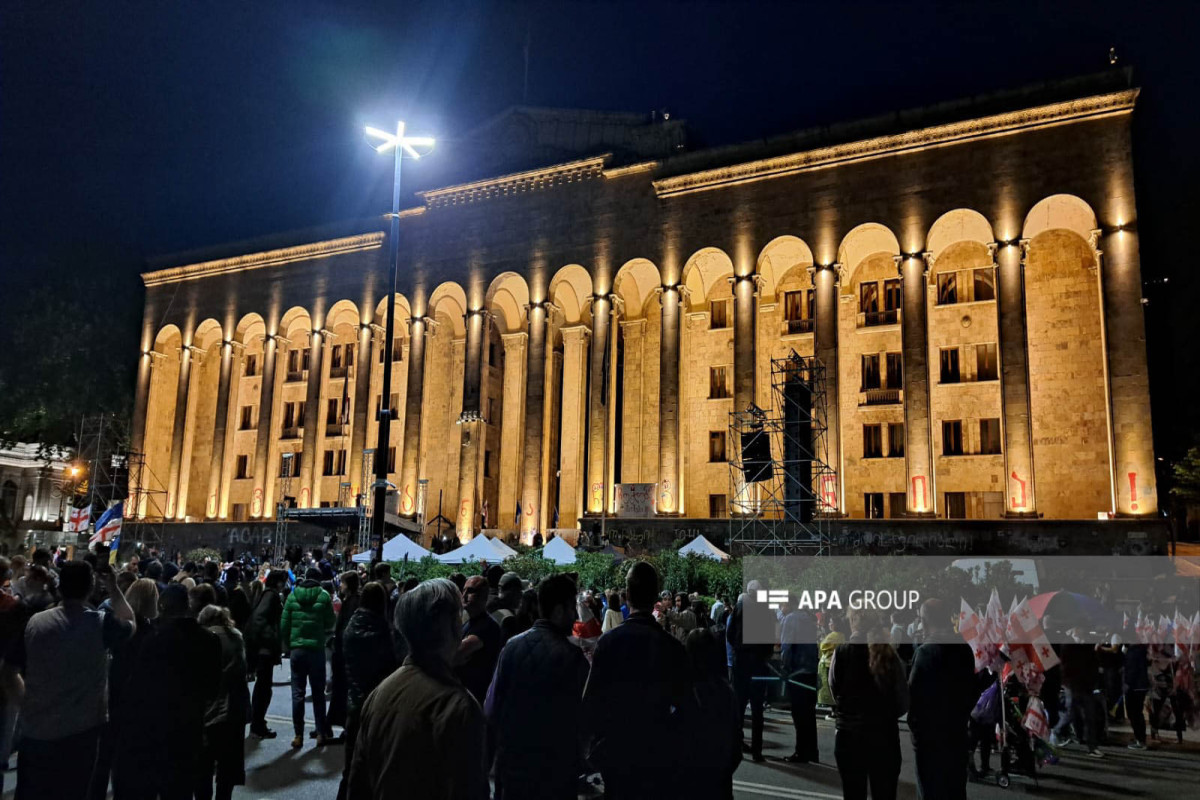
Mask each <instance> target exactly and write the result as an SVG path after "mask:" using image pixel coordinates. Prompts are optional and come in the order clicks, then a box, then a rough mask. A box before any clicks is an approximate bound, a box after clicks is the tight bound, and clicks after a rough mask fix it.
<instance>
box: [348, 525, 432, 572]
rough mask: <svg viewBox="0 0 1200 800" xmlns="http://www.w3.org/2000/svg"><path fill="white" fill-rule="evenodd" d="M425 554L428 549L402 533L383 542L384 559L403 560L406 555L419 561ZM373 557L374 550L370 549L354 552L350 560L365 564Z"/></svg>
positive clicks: (427, 552) (410, 559) (412, 559)
mask: <svg viewBox="0 0 1200 800" xmlns="http://www.w3.org/2000/svg"><path fill="white" fill-rule="evenodd" d="M427 555H429V551H428V550H426V549H425V548H424V547H421V545H419V544H417V543H416V542H414V541H413V540H412V539H410V538H408V537H407V536H405V535H404V534H403V533H402V534H400V535H398V536H396V537H395V538H392V539H388V540H387V541H386V542H384V543H383V560H384V561H403V560H404V557H405V556H408V560H409V561H420V560H421V559H422V558H424V557H425V556H427ZM374 557H375V550H374V549H371V550H366V551H364V552H362V553H357V554H355V555H354V557H353V558H352V559H351V560H352V561H354V562H355V563H357V564H366V563H369V562H370V561H371V559H372V558H374Z"/></svg>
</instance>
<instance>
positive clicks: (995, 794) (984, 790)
mask: <svg viewBox="0 0 1200 800" xmlns="http://www.w3.org/2000/svg"><path fill="white" fill-rule="evenodd" d="M288 675H289V672H288V663H287V661H286V660H285V661H284V662H283V664H282V665H281V666H280V667H279V668H277V669H276V670H275V680H274V695H273V697H272V699H271V707H270V711H269V713H268V717H267V719H268V724H269V725H270V726H271V727H272V728H273V729H274V730H275V731H276V732H277V733H278V737H277V738H275V739H267V740H262V741H259V740H257V739H253V738H248V739H247V740H246V785H245V786H239V787H237V789H235V790H234V793H233V796H234V797H235V798H237V799H238V800H285V798H286V800H334V798H335V797H336V796H337V787H338V782H339V781H340V779H341V774H342V767H343V763H344V758H345V755H344V749H343V748H342V747H341V746H327V747H323V748H318V747H317V746H316V741H315V740H313V739H309V738H308V732H309V731H311V730H313V723H312V708H311V705H310V706H309V707H308V708H307V709H306V728H305V740H304V747H303V748H301V749H299V750H293V749H291V739H292V722H291V692H290V688H289V686H288ZM309 699H310V700H311V698H309ZM747 725H748V722H747ZM746 733H747V737H748V736H749V729H748V727H747V731H746ZM818 736H819V741H820V750H821V763H819V764H807V765H803V766H798V765H792V764H788V763H786V762H784V761H782V760H781V759H782V758H783V757H784V756H786V755H788V754H789V753H791V752H792V744H793V741H794V739H793V734H792V727H791V718H790V717H789V716H788V714H787V712H786V711H782V710H776V709H768V711H767V713H766V727H765V731H764V739H763V741H764V755H766V757H767V760H766V761H765V762H763V763H760V764H756V763H754V762H752V761H750V760H749V759H747V760H746V761H744V762H743V763H742V765H741V767H739V769H738V771H737V774H736V775H735V776H734V796H735V797H736V798H738V800H760V799H761V798H764V797H774V798H781V799H783V800H836V799H837V798H840V797H841V796H842V795H841V780H840V778H839V777H838V772H837V767H836V765H835V764H834V761H833V738H834V728H833V722H832V721H829V720H825V719H822V720H820V721H819V722H818ZM1163 736H1164V740H1163V741H1161V742H1153V741H1152V742H1151V744H1150V749H1148V750H1145V751H1142V752H1132V751H1129V750H1127V749H1126V748H1125V744H1127V743H1128V742H1129V741H1130V739H1131V737H1130V734H1129V732H1128V729H1127V728H1120V727H1118V728H1115V729H1114V730H1113V731H1111V732H1110V744H1108V745H1105V746H1103V747H1102V748H1101V750H1102V751H1103V752H1104V753H1105V757H1104V758H1101V759H1094V758H1090V757H1088V756H1087V755H1086V753H1085V751H1084V749H1083V748H1082V747H1080V746H1078V745H1074V746H1070V747H1067V748H1065V749H1064V750H1063V751H1062V753H1061V758H1060V760H1059V763H1057V764H1053V765H1047V766H1045V767H1043V768H1042V769H1041V771H1040V773H1039V775H1038V779H1037V781H1036V782H1035V781H1034V780H1033V779H1031V778H1028V777H1025V776H1021V775H1013V776H1012V778H1011V785H1010V786H1009V788H1008V789H1002V788H1000V787H999V786H997V785H996V783H995V781H994V780H992V781H989V782H979V783H975V782H973V783H971V784H970V785H969V786H968V787H967V796H968V797H969V798H972V800H974V799H975V798H979V799H980V800H985V799H987V800H990V799H992V798H1011V797H1012V796H1013V794H1018V795H1023V794H1030V795H1038V796H1041V797H1047V798H1064V800H1076V799H1077V798H1078V799H1080V800H1082V799H1084V798H1096V799H1097V800H1107V799H1108V798H1120V797H1136V798H1141V799H1149V798H1163V800H1180V798H1182V797H1191V796H1195V793H1196V787H1197V786H1200V741H1197V735H1196V732H1195V731H1190V732H1189V734H1188V738H1187V740H1186V741H1185V742H1184V743H1183V744H1182V745H1178V744H1176V743H1175V742H1174V738H1173V734H1166V733H1165V734H1163ZM900 738H901V745H902V751H903V765H902V767H901V774H900V791H899V797H900V798H915V797H916V779H915V776H914V771H913V763H914V762H913V753H912V745H911V743H910V741H909V737H908V732H907V730H906V729H905V728H904V726H903V724H902V725H901V734H900ZM15 762H16V759H15V758H14V759H13V766H15ZM998 762H999V757H998V756H997V755H996V754H993V755H992V767H993V769H995V768H997V767H998ZM5 777H6V780H5V788H6V789H7V790H8V791H6V792H5V794H4V795H3V798H4V800H8V798H11V797H12V790H13V788H14V787H15V785H16V773H15V772H12V771H10V772H9V773H8V774H7V775H6V776H5ZM593 796H594V795H588V794H581V795H580V797H581V798H586V797H593Z"/></svg>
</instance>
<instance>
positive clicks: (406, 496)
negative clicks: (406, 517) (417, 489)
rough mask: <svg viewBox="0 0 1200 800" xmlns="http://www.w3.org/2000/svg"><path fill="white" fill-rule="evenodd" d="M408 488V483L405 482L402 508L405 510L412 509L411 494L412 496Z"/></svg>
mask: <svg viewBox="0 0 1200 800" xmlns="http://www.w3.org/2000/svg"><path fill="white" fill-rule="evenodd" d="M408 488H409V487H408V484H405V485H404V510H405V512H408V511H412V509H413V496H412V492H410V491H409V490H408Z"/></svg>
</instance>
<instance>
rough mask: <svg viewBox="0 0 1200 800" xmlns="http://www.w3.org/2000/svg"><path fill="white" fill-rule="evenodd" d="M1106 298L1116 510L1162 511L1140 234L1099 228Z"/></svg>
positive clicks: (1125, 512) (1123, 513)
mask: <svg viewBox="0 0 1200 800" xmlns="http://www.w3.org/2000/svg"><path fill="white" fill-rule="evenodd" d="M1095 237H1098V241H1099V245H1100V248H1099V251H1098V252H1097V253H1096V258H1097V260H1100V259H1101V254H1103V260H1102V263H1101V272H1100V281H1101V289H1102V293H1103V294H1102V297H1103V300H1104V337H1105V343H1106V351H1107V357H1108V385H1109V402H1110V408H1109V414H1110V417H1111V430H1112V437H1113V440H1112V447H1113V450H1112V453H1113V468H1114V470H1115V472H1116V475H1115V477H1114V486H1115V489H1116V491H1115V494H1116V498H1117V507H1116V512H1117V514H1118V515H1120V516H1139V517H1141V516H1149V515H1155V514H1157V513H1158V486H1157V483H1158V482H1157V481H1156V480H1155V473H1154V441H1153V437H1152V431H1151V428H1150V378H1149V372H1148V370H1147V367H1146V322H1145V318H1144V316H1143V313H1144V312H1143V311H1142V270H1141V263H1140V260H1139V257H1138V235H1137V232H1136V231H1135V230H1132V229H1110V230H1109V231H1108V232H1106V233H1103V234H1102V235H1101V231H1096V232H1095V234H1094V238H1095Z"/></svg>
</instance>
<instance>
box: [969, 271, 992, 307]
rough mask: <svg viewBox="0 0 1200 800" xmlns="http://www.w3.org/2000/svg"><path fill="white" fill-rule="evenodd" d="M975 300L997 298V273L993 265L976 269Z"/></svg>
mask: <svg viewBox="0 0 1200 800" xmlns="http://www.w3.org/2000/svg"><path fill="white" fill-rule="evenodd" d="M974 272H975V282H974V289H975V302H977V303H978V302H980V301H981V300H995V299H996V273H995V271H994V270H992V268H991V267H984V268H982V269H977V270H974Z"/></svg>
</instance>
